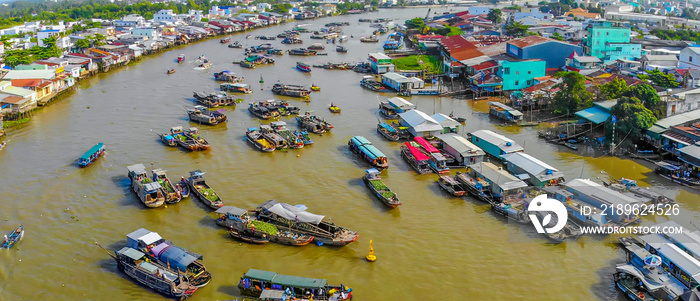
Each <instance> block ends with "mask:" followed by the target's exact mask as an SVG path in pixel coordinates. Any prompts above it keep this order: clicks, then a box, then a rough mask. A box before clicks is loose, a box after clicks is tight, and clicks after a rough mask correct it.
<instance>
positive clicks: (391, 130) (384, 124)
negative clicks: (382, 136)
mask: <svg viewBox="0 0 700 301" xmlns="http://www.w3.org/2000/svg"><path fill="white" fill-rule="evenodd" d="M379 126H381V127H382V128H384V129H385V130H387V131H389V133H396V129H394V127H392V126H391V125H389V124H387V123H384V122H382V123H380V124H379Z"/></svg>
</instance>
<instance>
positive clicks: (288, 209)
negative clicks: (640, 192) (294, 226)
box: [267, 203, 324, 225]
mask: <svg viewBox="0 0 700 301" xmlns="http://www.w3.org/2000/svg"><path fill="white" fill-rule="evenodd" d="M267 210H269V211H270V212H272V213H274V214H277V215H279V216H281V217H284V218H286V219H288V220H291V221H298V222H304V223H312V224H315V225H318V224H319V223H321V221H322V220H323V218H324V216H323V215H317V214H313V213H310V212H306V211H304V210H301V209H299V208H297V207H295V206H292V205H290V204H285V203H277V204H275V205H273V206H272V207H270V208H268V209H267Z"/></svg>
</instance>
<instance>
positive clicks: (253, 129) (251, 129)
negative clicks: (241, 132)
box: [248, 127, 258, 132]
mask: <svg viewBox="0 0 700 301" xmlns="http://www.w3.org/2000/svg"><path fill="white" fill-rule="evenodd" d="M257 130H258V128H257V127H254V128H248V131H249V132H252V131H257Z"/></svg>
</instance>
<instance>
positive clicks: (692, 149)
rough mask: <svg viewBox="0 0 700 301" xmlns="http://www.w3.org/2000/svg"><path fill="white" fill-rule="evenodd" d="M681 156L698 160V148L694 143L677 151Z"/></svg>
mask: <svg viewBox="0 0 700 301" xmlns="http://www.w3.org/2000/svg"><path fill="white" fill-rule="evenodd" d="M678 151H679V152H680V153H681V154H684V155H686V156H689V157H694V158H696V159H698V160H700V146H699V145H698V144H697V143H696V144H693V145H688V146H686V147H684V148H681V149H679V150H678Z"/></svg>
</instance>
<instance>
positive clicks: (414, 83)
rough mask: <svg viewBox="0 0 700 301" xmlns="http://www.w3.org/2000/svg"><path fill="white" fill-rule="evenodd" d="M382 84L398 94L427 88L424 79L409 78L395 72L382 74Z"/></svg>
mask: <svg viewBox="0 0 700 301" xmlns="http://www.w3.org/2000/svg"><path fill="white" fill-rule="evenodd" d="M382 84H384V85H386V86H387V87H389V88H391V89H393V90H394V91H396V92H406V91H410V90H414V89H423V88H425V82H424V81H423V80H422V79H420V78H416V77H410V78H409V77H405V76H403V75H401V74H398V73H394V72H387V73H385V74H382Z"/></svg>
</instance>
